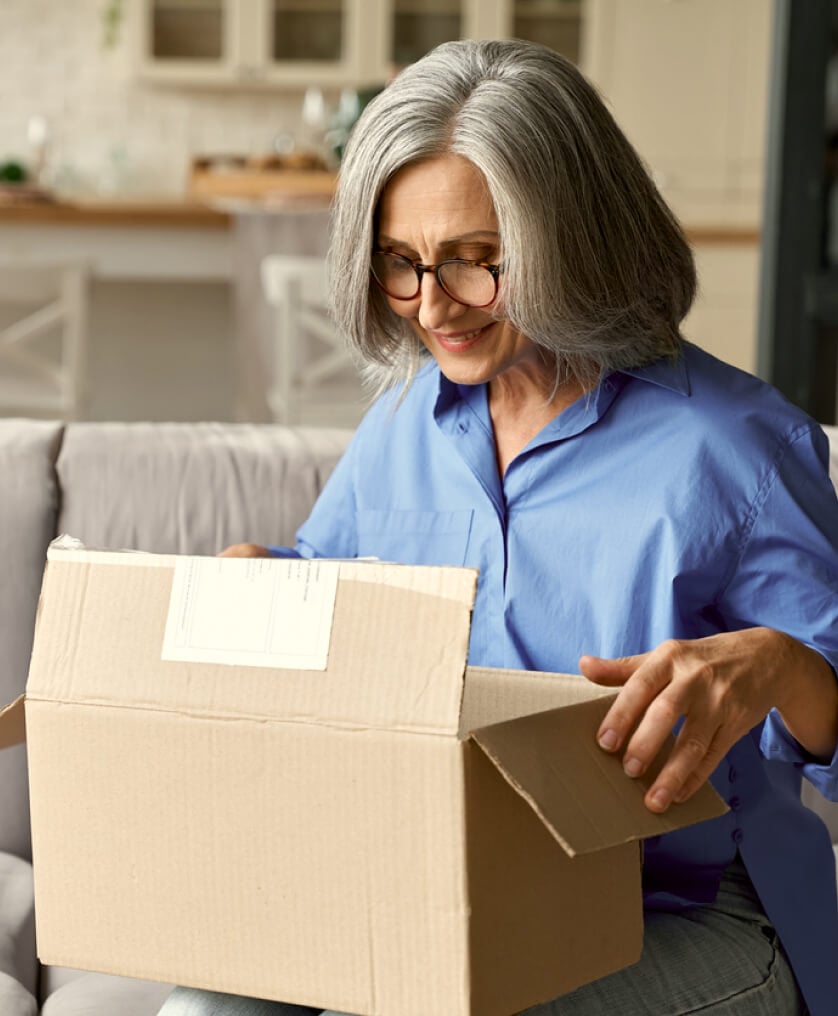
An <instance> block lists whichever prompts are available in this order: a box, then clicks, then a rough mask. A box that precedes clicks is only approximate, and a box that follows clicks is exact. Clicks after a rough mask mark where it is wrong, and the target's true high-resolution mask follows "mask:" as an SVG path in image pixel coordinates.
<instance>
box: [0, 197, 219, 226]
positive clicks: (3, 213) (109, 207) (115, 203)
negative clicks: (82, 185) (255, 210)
mask: <svg viewBox="0 0 838 1016" xmlns="http://www.w3.org/2000/svg"><path fill="white" fill-rule="evenodd" d="M230 221H231V216H230V214H229V212H227V211H225V210H223V209H220V208H214V207H212V206H210V205H207V204H203V203H200V202H197V201H186V200H177V199H172V200H166V199H163V198H154V197H150V198H145V199H134V200H117V199H112V200H89V201H64V200H60V201H38V202H30V203H22V204H2V203H0V223H27V224H29V223H34V224H48V225H66V226H138V227H143V228H145V227H152V228H158V227H161V226H163V227H170V226H173V227H189V228H199V229H227V228H229V225H230Z"/></svg>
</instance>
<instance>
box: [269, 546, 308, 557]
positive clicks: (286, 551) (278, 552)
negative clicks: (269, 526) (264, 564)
mask: <svg viewBox="0 0 838 1016" xmlns="http://www.w3.org/2000/svg"><path fill="white" fill-rule="evenodd" d="M268 553H269V554H270V555H271V557H302V556H303V555H302V554H301V553H300V552H299V551H298V550H295V549H294V547H268Z"/></svg>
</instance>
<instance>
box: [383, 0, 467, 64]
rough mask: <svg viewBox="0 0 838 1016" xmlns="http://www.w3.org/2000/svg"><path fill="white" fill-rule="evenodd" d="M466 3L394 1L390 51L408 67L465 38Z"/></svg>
mask: <svg viewBox="0 0 838 1016" xmlns="http://www.w3.org/2000/svg"><path fill="white" fill-rule="evenodd" d="M462 8H463V2H462V0H393V19H392V38H391V44H390V52H391V54H392V59H393V63H394V64H396V66H398V67H404V66H406V65H407V64H410V63H413V62H414V61H415V60H418V59H419V58H420V57H422V56H424V55H425V54H426V53H428V52H430V51H431V50H432V49H433V48H434V46H438V45H439V44H440V43H441V42H450V41H451V40H452V39H460V38H462V35H463V9H462Z"/></svg>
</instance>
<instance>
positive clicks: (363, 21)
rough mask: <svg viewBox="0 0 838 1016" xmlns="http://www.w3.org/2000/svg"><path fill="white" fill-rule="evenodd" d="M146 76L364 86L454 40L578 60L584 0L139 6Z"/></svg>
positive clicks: (292, 0)
mask: <svg viewBox="0 0 838 1016" xmlns="http://www.w3.org/2000/svg"><path fill="white" fill-rule="evenodd" d="M133 10H134V18H135V21H134V24H133V29H132V34H133V36H134V39H135V40H136V43H135V55H136V64H137V69H138V72H139V75H140V77H141V78H142V79H144V80H146V81H151V82H154V83H156V84H170V85H186V86H195V85H197V86H200V85H205V86H213V87H227V88H265V87H268V88H270V87H305V86H307V85H317V86H321V87H326V88H328V87H330V86H333V87H364V86H368V85H376V84H380V83H381V82H382V81H385V80H387V78H388V77H389V76H390V74H391V73H392V71H393V68H395V67H399V66H404V65H406V64H409V63H412V62H413V61H415V60H417V59H419V57H421V56H423V55H424V54H425V53H427V52H428V51H429V50H431V49H433V48H434V46H437V45H438V44H439V43H441V42H447V41H449V40H452V39H460V38H474V39H489V38H507V37H510V36H512V37H518V38H523V39H532V40H534V41H536V42H542V43H544V44H545V45H549V46H552V47H553V48H555V49H557V50H558V51H559V52H562V53H564V54H565V55H567V56H569V57H570V58H571V59H573V60H576V59H577V58H578V54H579V39H580V30H581V24H582V13H583V3H582V0H138V3H137V4H136V5H135V7H134V8H133Z"/></svg>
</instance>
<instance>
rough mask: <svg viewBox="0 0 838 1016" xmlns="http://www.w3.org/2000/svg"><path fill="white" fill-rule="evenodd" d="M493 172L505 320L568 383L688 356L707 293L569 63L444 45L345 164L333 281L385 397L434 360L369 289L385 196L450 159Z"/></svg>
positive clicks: (636, 164) (417, 68) (356, 143)
mask: <svg viewBox="0 0 838 1016" xmlns="http://www.w3.org/2000/svg"><path fill="white" fill-rule="evenodd" d="M449 152H451V153H455V154H457V155H461V156H464V157H465V158H466V159H468V160H469V161H470V162H471V163H473V165H474V166H476V167H477V169H478V170H480V172H481V173H482V174H483V176H484V178H485V180H486V182H487V185H488V189H489V193H490V195H491V197H492V200H493V203H494V207H495V211H496V213H497V218H498V225H499V230H500V245H501V257H502V261H503V266H504V271H503V276H502V287H503V305H502V313H503V315H504V316H505V317H507V318H508V319H509V320H510V322H511V323H512V324H513V325H514V326H515V327H516V328H517V329H518V330H519V331H521V332H522V333H523V334H525V335H527V336H528V337H529V338H530V339H531V340H532V341H533V342H535V343H537V344H538V345H539V346H541V347H542V348H543V349H544V350H545V351H546V352H547V354H548V355H552V357H554V358H555V363H556V368H557V375H556V376H557V380H560V379H562V378H568V377H572V378H575V379H576V380H578V381H581V382H582V383H583V384H584V385H586V386H588V385H590V384H592V383H595V382H596V380H597V379H598V378H599V377H600V376H601V375H602V374H603V373H604V372H607V371H609V370H615V369H621V368H623V369H624V368H631V367H638V366H640V365H642V364H644V363H649V362H651V361H652V360H656V359H658V358H659V357H661V356H665V355H673V354H675V353H677V351H678V348H679V344H680V341H681V335H680V332H679V325H680V322H681V321H682V319H683V318H684V315H685V314H686V313H687V311H688V310H689V307H690V304H691V303H692V300H693V297H694V295H695V284H696V283H695V266H694V263H693V258H692V254H691V251H690V248H689V246H688V244H687V242H686V240H685V238H684V235H683V233H682V231H681V229H680V227H679V225H678V223H677V221H676V219H675V217H674V216H673V214H672V212H671V211H670V210H669V208H668V207H667V205H666V204H665V202H664V201H663V199H662V198H661V196H660V195H659V193H658V191H657V189H656V187H655V186H654V184H653V183H652V181H651V180H650V178H649V176H648V174H647V172H646V170H645V169H644V167H643V164H642V163H641V161H640V159H639V157H638V155H637V153H636V152H635V151H634V149H633V148H632V147H631V145H630V144H629V142H628V141H627V139H626V138H625V136H624V135H623V133H622V132H621V131H620V129H619V128H618V127H617V125H616V123H615V122H614V120H613V118H612V117H611V115H610V113H609V112H608V110H607V109H606V108H605V106H604V105H603V103H602V101H601V100H600V98H599V96H598V95H597V93H596V91H595V90H594V88H593V87H592V86H591V85H590V84H589V83H588V82H587V81H586V80H585V78H584V77H583V76H582V75H581V74H580V72H579V71H578V70H577V69H576V68H575V67H574V66H573V64H571V63H570V62H569V61H567V60H565V59H563V58H562V57H561V56H559V55H558V54H557V53H555V52H553V51H552V50H549V49H547V48H545V47H543V46H539V45H536V44H533V43H526V42H519V41H484V42H476V41H471V40H464V41H460V42H449V43H445V44H443V45H441V46H438V47H437V48H436V49H435V50H433V51H432V52H431V53H429V54H428V55H427V56H426V57H424V58H423V59H421V60H419V61H418V62H417V63H415V64H412V65H411V66H409V67H408V68H406V69H405V70H403V71H402V72H401V73H400V74H399V75H398V76H397V77H396V78H395V80H394V81H393V82H392V83H391V84H390V85H388V86H387V87H386V88H385V89H384V91H383V92H382V93H381V94H380V95H378V96H376V98H375V99H373V100H372V102H371V103H370V104H369V105H368V106H367V108H366V109H365V110H364V112H363V114H362V115H361V117H360V119H359V120H358V123H357V124H356V126H355V128H354V130H353V132H352V135H351V137H350V139H349V143H348V145H347V147H346V152H345V155H344V159H343V163H342V165H341V171H340V180H339V184H338V191H337V195H336V198H335V205H334V216H333V220H332V239H331V245H330V251H329V268H330V274H331V278H332V285H333V291H334V297H333V304H334V307H333V310H334V316H335V320H336V323H337V325H338V328H339V329H340V330H341V331H342V332H343V334H344V335H345V336H346V337H347V339H348V341H349V343H350V346H351V347H353V348H354V349H355V350H356V352H357V354H358V355H359V357H360V359H361V361H362V362H363V363H364V364H365V365H366V372H367V375H368V379H369V380H370V381H371V382H372V383H373V384H374V385H375V387H376V388H378V389H379V390H381V389H384V388H387V387H389V386H391V385H395V384H398V383H400V382H401V383H405V384H409V383H410V381H411V379H412V378H413V376H414V375H415V373H416V371H417V369H418V368H419V366H420V365H421V363H422V362H423V360H424V358H425V357H426V355H427V354H426V351H425V348H424V346H423V345H422V343H421V342H420V340H419V339H418V338H417V337H416V335H415V334H414V332H413V331H412V329H411V328H410V325H409V323H408V322H407V321H405V320H404V319H403V318H401V317H399V316H398V315H397V314H395V313H394V312H393V311H392V310H391V309H390V307H389V306H388V304H387V301H386V299H385V298H384V296H383V294H382V293H381V292H380V291H379V290H378V287H377V286H375V285H374V283H373V282H372V281H371V276H370V253H371V252H372V250H373V248H374V245H375V215H376V208H377V205H378V201H379V198H380V196H381V192H382V190H383V189H384V187H385V186H386V185H387V182H388V181H389V180H390V179H391V178H392V177H393V175H394V174H395V173H396V172H397V171H398V170H399V169H401V168H402V167H403V166H405V165H407V164H408V163H415V162H419V161H422V160H424V159H430V158H433V157H435V156H439V155H442V154H445V153H449Z"/></svg>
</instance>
